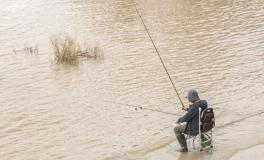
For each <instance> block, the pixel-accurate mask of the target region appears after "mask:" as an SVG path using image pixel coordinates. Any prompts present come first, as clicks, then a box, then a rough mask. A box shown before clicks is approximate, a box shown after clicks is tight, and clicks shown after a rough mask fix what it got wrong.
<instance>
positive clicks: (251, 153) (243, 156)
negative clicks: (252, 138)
mask: <svg viewBox="0 0 264 160" xmlns="http://www.w3.org/2000/svg"><path fill="white" fill-rule="evenodd" d="M263 157H264V144H261V145H257V146H253V147H250V148H248V149H245V150H241V151H239V152H238V153H236V154H235V155H234V156H232V157H231V158H230V160H252V159H254V160H263Z"/></svg>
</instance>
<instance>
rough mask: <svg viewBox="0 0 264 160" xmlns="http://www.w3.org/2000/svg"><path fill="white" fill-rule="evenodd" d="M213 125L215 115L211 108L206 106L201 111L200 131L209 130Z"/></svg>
mask: <svg viewBox="0 0 264 160" xmlns="http://www.w3.org/2000/svg"><path fill="white" fill-rule="evenodd" d="M214 127H215V116H214V110H213V108H206V109H204V110H203V111H202V113H201V132H207V131H210V130H211V129H213V128H214Z"/></svg>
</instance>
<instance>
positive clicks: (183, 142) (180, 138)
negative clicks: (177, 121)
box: [177, 134, 188, 152]
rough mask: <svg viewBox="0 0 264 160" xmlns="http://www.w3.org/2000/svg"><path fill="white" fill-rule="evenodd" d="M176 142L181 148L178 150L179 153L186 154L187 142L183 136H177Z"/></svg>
mask: <svg viewBox="0 0 264 160" xmlns="http://www.w3.org/2000/svg"><path fill="white" fill-rule="evenodd" d="M177 140H178V142H179V144H180V146H181V148H180V149H179V150H178V151H179V152H188V147H187V142H186V139H185V136H184V135H183V134H180V135H178V136H177Z"/></svg>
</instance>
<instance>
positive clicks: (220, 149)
mask: <svg viewBox="0 0 264 160" xmlns="http://www.w3.org/2000/svg"><path fill="white" fill-rule="evenodd" d="M263 120H264V114H261V115H257V116H254V117H250V118H247V119H244V120H241V121H239V122H235V123H230V124H227V125H225V126H220V127H218V128H216V129H215V130H214V150H213V153H207V152H201V153H200V152H199V151H197V150H194V149H192V148H191V149H190V150H191V152H189V153H179V152H177V151H176V149H177V148H179V145H178V143H177V141H175V138H174V137H173V135H172V134H171V142H169V143H168V144H166V145H160V147H158V146H155V147H153V148H149V149H147V150H144V151H138V152H133V153H130V154H128V155H127V156H126V158H125V159H129V160H131V159H133V160H135V159H140V160H157V159H160V160H162V159H166V160H175V159H177V160H200V159H201V160H228V159H230V158H231V159H230V160H248V157H253V158H255V159H260V158H261V156H262V157H263V154H264V153H263V151H264V150H263V149H264V145H259V144H263V143H264V135H263V134H262V132H261V130H262V128H263V127H264V124H263V123H259V122H261V121H263ZM256 124H258V125H256ZM251 146H254V147H252V148H250V147H251ZM245 148H249V149H246V150H245ZM121 159H124V157H122V158H121ZM255 159H254V160H255Z"/></svg>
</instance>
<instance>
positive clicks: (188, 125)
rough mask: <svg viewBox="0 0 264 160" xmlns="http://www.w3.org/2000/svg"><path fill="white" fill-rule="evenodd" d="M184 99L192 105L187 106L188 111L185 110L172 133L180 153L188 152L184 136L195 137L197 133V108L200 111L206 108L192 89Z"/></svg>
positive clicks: (203, 101) (204, 102) (205, 103)
mask: <svg viewBox="0 0 264 160" xmlns="http://www.w3.org/2000/svg"><path fill="white" fill-rule="evenodd" d="M186 98H188V100H189V102H191V103H192V104H190V105H189V108H188V109H185V110H186V111H187V113H186V114H185V115H184V116H183V117H181V118H179V120H178V122H177V123H176V125H175V128H174V133H175V135H176V137H177V140H178V142H179V144H180V146H181V148H180V150H179V151H180V152H188V148H187V143H186V139H185V136H184V134H188V135H192V136H196V135H197V134H198V133H199V107H201V109H202V110H204V109H206V108H207V102H206V101H205V100H200V98H199V96H198V92H197V91H196V90H194V89H192V90H189V91H188V95H187V97H186Z"/></svg>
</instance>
